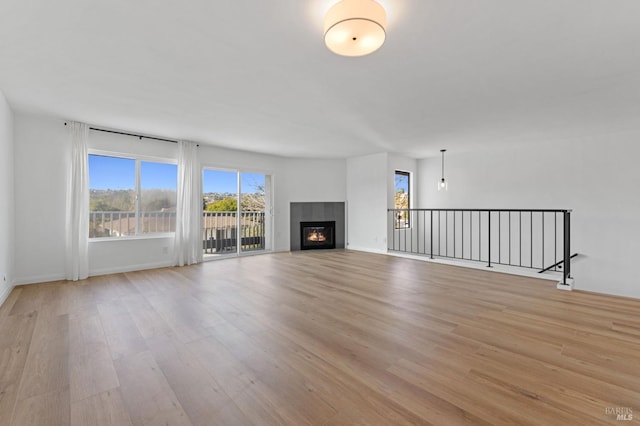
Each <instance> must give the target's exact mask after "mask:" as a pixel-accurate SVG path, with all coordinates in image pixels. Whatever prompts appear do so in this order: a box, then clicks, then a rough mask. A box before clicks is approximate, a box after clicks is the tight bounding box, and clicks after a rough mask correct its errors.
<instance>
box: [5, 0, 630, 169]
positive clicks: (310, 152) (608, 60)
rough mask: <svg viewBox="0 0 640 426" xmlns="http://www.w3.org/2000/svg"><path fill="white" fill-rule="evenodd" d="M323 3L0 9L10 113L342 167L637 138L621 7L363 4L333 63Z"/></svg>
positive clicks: (402, 0) (626, 12)
mask: <svg viewBox="0 0 640 426" xmlns="http://www.w3.org/2000/svg"><path fill="white" fill-rule="evenodd" d="M335 1H336V0H268V1H267V0H229V1H225V2H223V1H219V0H207V1H204V0H185V1H170V0H160V1H158V0H154V1H151V0H136V1H131V0H110V1H100V2H98V1H87V0H57V1H51V0H2V1H1V2H0V90H1V91H2V92H3V93H4V94H5V96H6V98H7V99H8V101H9V103H10V104H11V105H12V107H13V108H14V109H15V110H18V111H25V112H31V113H37V114H46V115H52V116H55V117H60V118H63V119H73V120H78V121H84V122H88V123H90V124H93V125H97V126H103V127H109V128H115V129H121V130H127V131H133V132H140V133H145V134H150V135H158V136H162V137H169V138H177V139H178V138H179V139H187V140H193V141H197V142H200V143H209V144H212V145H217V146H224V147H230V148H236V149H242V150H250V151H255V152H264V153H272V154H278V155H285V156H301V157H349V156H357V155H364V154H369V153H375V152H383V151H388V152H396V153H401V154H405V155H409V156H413V157H417V158H421V157H427V156H432V155H438V151H439V149H440V148H448V149H449V150H450V151H453V150H470V149H481V148H483V147H486V146H488V145H492V146H496V145H498V146H499V145H501V144H515V143H531V142H535V141H538V140H548V139H556V140H558V141H560V140H570V139H576V138H581V137H585V136H590V135H606V134H609V133H611V132H618V131H628V130H634V129H639V128H640V1H639V0H536V1H531V0H380V3H381V4H383V6H384V7H385V8H386V9H387V12H388V15H389V25H388V31H387V41H386V43H385V45H384V46H383V47H382V48H381V49H380V50H379V51H378V52H376V53H374V54H372V55H370V56H366V57H361V58H344V57H339V56H336V55H334V54H332V53H330V52H329V51H328V50H327V49H326V48H325V46H324V43H323V39H322V28H323V16H324V13H325V11H326V10H327V9H328V8H329V7H330V6H331V5H332V4H333V3H334V2H335Z"/></svg>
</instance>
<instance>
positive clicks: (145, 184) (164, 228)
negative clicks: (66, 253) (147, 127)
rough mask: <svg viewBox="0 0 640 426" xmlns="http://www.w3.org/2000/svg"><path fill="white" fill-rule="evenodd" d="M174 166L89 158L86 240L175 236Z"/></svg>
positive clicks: (175, 172)
mask: <svg viewBox="0 0 640 426" xmlns="http://www.w3.org/2000/svg"><path fill="white" fill-rule="evenodd" d="M177 173H178V170H177V166H176V165H175V164H169V163H161V162H152V161H144V160H141V159H136V158H123V157H115V156H106V155H94V154H91V155H89V195H90V198H89V203H90V204H89V238H105V237H128V236H136V235H147V234H158V233H169V232H175V223H176V222H175V221H176V190H177V181H178V178H177V176H178V175H177Z"/></svg>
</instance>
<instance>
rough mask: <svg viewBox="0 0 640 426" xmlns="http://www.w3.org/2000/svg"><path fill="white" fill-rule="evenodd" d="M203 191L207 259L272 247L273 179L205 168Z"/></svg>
mask: <svg viewBox="0 0 640 426" xmlns="http://www.w3.org/2000/svg"><path fill="white" fill-rule="evenodd" d="M202 189H203V196H202V208H203V213H202V236H203V243H202V246H203V250H204V257H205V259H206V258H211V257H219V256H225V255H236V254H239V253H244V252H255V251H263V250H266V249H270V248H271V214H270V212H271V176H269V175H266V174H262V173H250V172H242V171H229V170H219V169H209V168H205V169H204V170H203V173H202Z"/></svg>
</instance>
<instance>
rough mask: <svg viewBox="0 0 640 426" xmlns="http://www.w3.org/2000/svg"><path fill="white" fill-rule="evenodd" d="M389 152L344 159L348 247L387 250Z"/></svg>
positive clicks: (375, 250)
mask: <svg viewBox="0 0 640 426" xmlns="http://www.w3.org/2000/svg"><path fill="white" fill-rule="evenodd" d="M388 160H389V156H388V154H386V153H382V154H373V155H367V156H363V157H355V158H349V159H348V160H347V248H349V249H352V250H363V251H372V252H379V253H385V252H386V251H387V207H388V205H389V204H388V202H389V201H388V185H389V161H388Z"/></svg>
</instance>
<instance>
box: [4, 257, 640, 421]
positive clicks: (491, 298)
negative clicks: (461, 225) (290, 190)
mask: <svg viewBox="0 0 640 426" xmlns="http://www.w3.org/2000/svg"><path fill="white" fill-rule="evenodd" d="M616 408H618V409H622V410H623V411H624V412H626V413H629V412H628V409H631V410H632V411H631V415H632V416H633V415H635V418H634V419H633V421H632V422H622V423H620V422H619V421H616V416H615V415H614V414H611V412H612V411H615V409H616ZM638 418H640V301H638V300H631V299H624V298H616V297H608V296H602V295H595V294H589V293H581V292H573V293H569V292H562V291H558V290H556V289H555V283H553V282H548V281H541V280H534V279H529V278H522V277H515V276H509V275H503V274H497V273H492V272H489V271H479V270H471V269H464V268H458V267H451V266H445V265H439V264H433V263H427V262H421V261H415V260H409V259H402V258H398V257H390V256H383V255H374V254H365V253H358V252H344V251H319V252H305V253H295V254H288V253H282V254H271V255H264V256H252V257H243V258H235V259H228V260H221V261H215V262H209V263H206V264H202V265H197V266H192V267H184V268H169V269H161V270H154V271H144V272H134V273H126V274H116V275H110V276H102V277H94V278H91V279H89V280H86V281H83V282H80V283H68V282H61V283H50V284H40V285H32V286H25V287H19V288H16V289H15V290H14V291H13V292H12V294H11V295H10V297H9V299H8V300H7V301H6V302H5V303H4V305H3V306H2V308H0V425H16V426H17V425H19V426H23V425H38V426H42V425H67V424H71V425H82V426H86V425H131V424H133V425H147V424H149V425H216V424H220V425H234V424H239V425H250V424H255V425H268V424H287V425H305V424H311V425H347V424H375V425H396V424H398V425H401V424H434V425H456V424H474V425H482V424H537V425H591V424H593V425H602V424H634V422H635V424H637V423H638Z"/></svg>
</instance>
